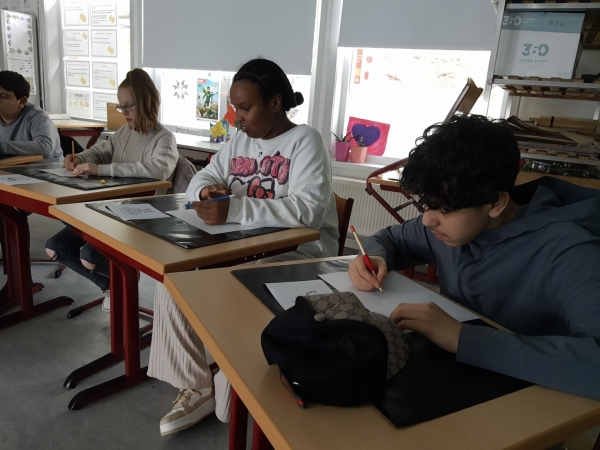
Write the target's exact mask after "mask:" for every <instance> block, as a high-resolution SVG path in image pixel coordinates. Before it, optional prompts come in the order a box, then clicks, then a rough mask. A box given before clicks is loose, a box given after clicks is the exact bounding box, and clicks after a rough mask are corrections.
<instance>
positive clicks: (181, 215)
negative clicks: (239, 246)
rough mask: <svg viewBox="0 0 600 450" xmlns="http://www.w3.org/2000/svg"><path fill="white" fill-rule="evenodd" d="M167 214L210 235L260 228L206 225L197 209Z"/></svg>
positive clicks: (227, 224)
mask: <svg viewBox="0 0 600 450" xmlns="http://www.w3.org/2000/svg"><path fill="white" fill-rule="evenodd" d="M167 214H170V215H172V216H173V217H177V218H178V219H181V220H183V221H184V222H186V223H189V224H190V225H192V226H193V227H196V228H199V229H201V230H202V231H206V232H207V233H209V234H223V233H230V232H232V231H246V230H254V229H255V228H259V227H249V226H247V225H240V224H239V223H224V224H223V225H206V223H205V222H204V220H202V219H201V218H200V217H198V214H197V213H196V210H195V209H176V210H173V211H167Z"/></svg>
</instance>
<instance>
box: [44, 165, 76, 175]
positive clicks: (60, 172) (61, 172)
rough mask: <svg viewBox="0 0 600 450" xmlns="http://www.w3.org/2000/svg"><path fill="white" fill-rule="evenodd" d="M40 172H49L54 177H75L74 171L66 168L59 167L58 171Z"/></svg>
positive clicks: (47, 170)
mask: <svg viewBox="0 0 600 450" xmlns="http://www.w3.org/2000/svg"><path fill="white" fill-rule="evenodd" d="M40 172H48V173H51V174H52V175H57V176H59V177H74V176H76V175H73V171H72V170H69V169H65V168H64V167H58V168H56V169H40Z"/></svg>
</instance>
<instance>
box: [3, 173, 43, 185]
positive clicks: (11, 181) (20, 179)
mask: <svg viewBox="0 0 600 450" xmlns="http://www.w3.org/2000/svg"><path fill="white" fill-rule="evenodd" d="M0 183H2V184H8V185H9V186H14V185H15V184H34V183H47V181H45V180H38V179H37V178H31V177H26V176H25V175H0Z"/></svg>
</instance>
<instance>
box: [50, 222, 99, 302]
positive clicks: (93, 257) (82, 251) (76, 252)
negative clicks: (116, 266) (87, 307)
mask: <svg viewBox="0 0 600 450" xmlns="http://www.w3.org/2000/svg"><path fill="white" fill-rule="evenodd" d="M46 248H49V249H50V250H54V252H56V256H55V257H54V259H55V261H58V262H59V263H61V264H64V265H65V266H67V267H68V268H69V269H71V270H73V271H74V272H76V273H78V274H79V275H82V276H84V277H86V278H87V279H88V280H90V281H92V282H93V283H94V284H95V285H96V286H98V287H99V288H100V289H102V291H106V290H108V289H109V288H110V265H109V261H108V259H107V258H106V257H105V256H104V255H103V254H102V253H100V252H99V251H98V250H96V249H95V248H94V247H92V246H91V245H90V244H88V243H87V242H85V241H84V240H83V239H82V238H80V237H79V236H77V234H75V233H74V232H73V231H72V230H71V228H69V227H67V228H65V229H64V230H61V231H59V232H58V233H56V234H55V235H54V236H52V237H51V238H50V239H48V241H47V242H46ZM82 259H85V260H86V261H88V262H90V263H92V264H95V265H96V268H95V269H94V270H88V269H86V268H85V267H84V266H83V264H82V263H81V260H82Z"/></svg>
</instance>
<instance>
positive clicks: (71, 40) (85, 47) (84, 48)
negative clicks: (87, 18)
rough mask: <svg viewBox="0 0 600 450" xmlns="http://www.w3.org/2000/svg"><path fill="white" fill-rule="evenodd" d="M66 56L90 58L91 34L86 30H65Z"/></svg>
mask: <svg viewBox="0 0 600 450" xmlns="http://www.w3.org/2000/svg"><path fill="white" fill-rule="evenodd" d="M64 33H65V34H64V36H65V55H66V56H90V46H89V44H88V43H89V38H90V36H89V34H88V32H87V31H85V30H65V31H64Z"/></svg>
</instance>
